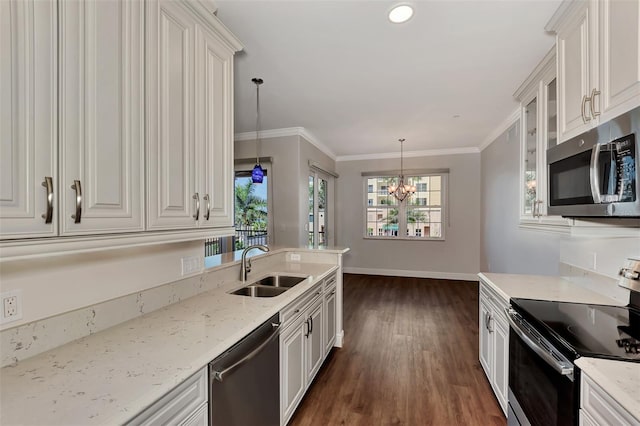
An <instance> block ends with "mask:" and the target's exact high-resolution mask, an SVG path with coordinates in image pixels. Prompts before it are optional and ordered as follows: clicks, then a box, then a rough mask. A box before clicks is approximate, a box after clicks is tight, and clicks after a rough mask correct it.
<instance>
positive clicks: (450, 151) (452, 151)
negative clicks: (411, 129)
mask: <svg viewBox="0 0 640 426" xmlns="http://www.w3.org/2000/svg"><path fill="white" fill-rule="evenodd" d="M479 152H480V150H479V149H478V148H476V147H471V148H445V149H428V150H424V151H406V152H405V153H404V157H405V158H408V157H433V156H438V155H460V154H477V153H479ZM387 158H400V152H384V153H378V154H363V155H341V156H339V157H337V158H336V161H358V160H382V159H387Z"/></svg>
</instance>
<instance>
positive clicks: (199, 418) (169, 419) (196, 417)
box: [127, 367, 209, 426]
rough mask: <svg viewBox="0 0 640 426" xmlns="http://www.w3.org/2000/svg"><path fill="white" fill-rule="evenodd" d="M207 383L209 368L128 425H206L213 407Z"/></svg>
mask: <svg viewBox="0 0 640 426" xmlns="http://www.w3.org/2000/svg"><path fill="white" fill-rule="evenodd" d="M207 384H208V382H207V367H205V368H203V369H202V370H200V371H198V372H197V373H196V374H194V375H193V376H191V377H189V378H188V379H187V380H185V381H184V382H183V383H182V384H180V385H178V386H177V387H176V388H175V389H173V390H172V391H170V392H169V393H167V394H166V395H165V396H163V397H162V398H160V399H159V400H158V401H157V402H156V403H154V404H153V405H152V406H151V407H149V408H147V409H146V410H144V411H143V412H142V413H140V414H139V415H137V416H136V417H135V418H134V419H133V420H131V421H130V422H129V423H127V425H128V426H133V425H136V426H137V425H184V426H186V425H189V426H195V425H203V426H204V425H206V424H207V423H208V407H209V405H208V400H209V392H208V386H207Z"/></svg>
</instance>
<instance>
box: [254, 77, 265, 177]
mask: <svg viewBox="0 0 640 426" xmlns="http://www.w3.org/2000/svg"><path fill="white" fill-rule="evenodd" d="M251 81H253V83H254V84H255V85H256V165H255V166H254V167H253V170H252V171H251V181H252V182H253V183H262V180H263V179H264V170H263V169H262V166H261V165H260V85H261V84H262V83H263V82H264V81H263V80H262V79H261V78H255V77H254V78H252V79H251Z"/></svg>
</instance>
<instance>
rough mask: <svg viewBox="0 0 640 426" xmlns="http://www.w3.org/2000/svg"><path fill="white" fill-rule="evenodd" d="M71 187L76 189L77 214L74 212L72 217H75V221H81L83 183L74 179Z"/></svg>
mask: <svg viewBox="0 0 640 426" xmlns="http://www.w3.org/2000/svg"><path fill="white" fill-rule="evenodd" d="M71 189H73V190H74V191H76V214H72V215H71V219H75V220H74V222H73V223H80V220H81V219H82V184H80V181H79V180H74V181H73V185H71Z"/></svg>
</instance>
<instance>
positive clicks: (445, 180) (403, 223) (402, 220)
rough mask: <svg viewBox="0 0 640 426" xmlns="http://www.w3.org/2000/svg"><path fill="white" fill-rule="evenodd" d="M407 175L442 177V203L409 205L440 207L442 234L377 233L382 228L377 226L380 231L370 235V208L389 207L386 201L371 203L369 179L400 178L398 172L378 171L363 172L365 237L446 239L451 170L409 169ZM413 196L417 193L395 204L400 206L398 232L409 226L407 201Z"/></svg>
mask: <svg viewBox="0 0 640 426" xmlns="http://www.w3.org/2000/svg"><path fill="white" fill-rule="evenodd" d="M404 175H405V177H406V178H413V177H431V176H439V177H440V179H441V180H440V182H441V184H440V185H441V186H440V205H434V204H427V205H409V207H418V208H427V209H430V208H439V209H440V219H441V220H440V236H439V237H425V236H420V237H418V236H416V235H415V232H413V234H414V235H376V234H379V233H380V232H379V231H380V230H379V229H378V227H377V226H375V227H374V230H377V231H378V232H374V235H369V234H368V228H370V227H371V226H369V223H368V215H369V209H370V208H372V207H373V208H377V207H382V208H388V206H389V205H388V204H385V203H381V204H373V205H369V194H370V193H369V192H368V189H369V185H368V180H369V179H394V180H397V178H398V174H397V173H393V172H376V173H362V180H363V190H364V191H363V192H364V203H363V206H364V215H363V216H364V224H363V238H364V239H367V240H386V241H396V240H408V241H445V239H446V228H447V227H448V222H449V221H448V217H449V205H448V201H449V200H448V198H449V197H448V188H449V171H448V169H446V170H442V169H441V170H437V171H412V172H411V173H408V172H407V171H405V174H404ZM378 192H379V191H375V193H378ZM413 197H416V195H411V196H410V197H408V198H406V199H405V200H403V201H402V202H398V203H397V204H396V205H394V207H397V208H398V218H399V220H398V234H399V233H400V232H399V230H400V229H407V227H408V221H407V219H406V217H407V201H408V200H411V199H412V198H413ZM421 233H422V232H421Z"/></svg>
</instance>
